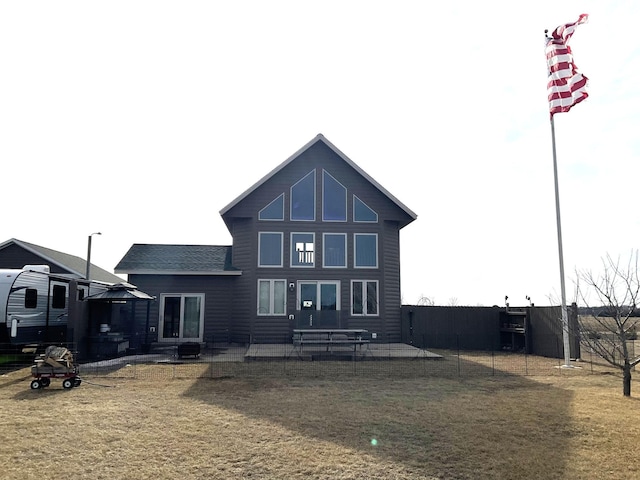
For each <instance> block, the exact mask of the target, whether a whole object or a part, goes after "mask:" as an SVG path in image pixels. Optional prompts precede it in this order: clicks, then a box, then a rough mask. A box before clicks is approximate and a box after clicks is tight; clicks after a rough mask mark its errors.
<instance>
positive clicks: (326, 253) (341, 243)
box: [322, 233, 347, 268]
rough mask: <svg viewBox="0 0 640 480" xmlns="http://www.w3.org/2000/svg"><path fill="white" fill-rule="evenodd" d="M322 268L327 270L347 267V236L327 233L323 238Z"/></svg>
mask: <svg viewBox="0 0 640 480" xmlns="http://www.w3.org/2000/svg"><path fill="white" fill-rule="evenodd" d="M322 245H323V250H322V266H323V267H325V268H332V267H336V268H339V267H342V268H345V267H346V266H347V234H346V233H325V234H324V235H323V236H322Z"/></svg>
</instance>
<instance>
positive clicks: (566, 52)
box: [544, 13, 589, 368]
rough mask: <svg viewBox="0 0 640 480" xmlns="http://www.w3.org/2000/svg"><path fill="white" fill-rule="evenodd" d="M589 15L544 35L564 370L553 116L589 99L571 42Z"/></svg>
mask: <svg viewBox="0 0 640 480" xmlns="http://www.w3.org/2000/svg"><path fill="white" fill-rule="evenodd" d="M588 19H589V15H587V14H586V13H583V14H582V15H580V16H579V17H578V20H577V21H575V22H573V23H567V24H564V25H560V26H559V27H558V28H556V29H555V30H554V31H553V33H552V34H551V36H547V32H548V30H545V31H544V34H545V43H546V46H545V54H546V56H547V66H548V67H549V81H548V83H547V90H548V97H549V113H550V114H551V144H552V147H553V177H554V182H555V189H556V223H557V226H558V258H559V260H560V293H561V295H562V342H563V344H564V345H563V346H564V367H567V368H568V367H571V358H570V357H571V351H570V344H569V319H568V318H567V295H566V293H565V287H564V258H563V255H562V227H561V224H560V193H559V189H558V159H557V156H556V129H555V124H554V121H553V116H554V114H556V113H560V112H568V111H569V110H570V109H571V107H573V106H574V105H575V104H576V103H580V102H581V101H583V100H584V99H585V98H587V97H588V96H589V94H588V93H587V90H586V89H587V80H588V79H587V77H585V76H584V75H582V74H581V73H579V72H578V68H577V67H576V64H575V63H574V62H573V55H572V54H571V48H569V39H570V38H571V36H572V35H573V33H574V31H575V29H576V27H577V26H578V25H580V24H583V23H585V22H586V21H587V20H588Z"/></svg>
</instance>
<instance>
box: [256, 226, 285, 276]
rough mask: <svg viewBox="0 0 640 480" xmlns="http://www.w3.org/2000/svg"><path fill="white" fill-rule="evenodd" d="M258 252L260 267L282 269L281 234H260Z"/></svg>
mask: <svg viewBox="0 0 640 480" xmlns="http://www.w3.org/2000/svg"><path fill="white" fill-rule="evenodd" d="M258 251H259V255H258V257H259V259H258V261H259V264H258V265H259V266H260V267H282V233H280V232H260V233H259V236H258Z"/></svg>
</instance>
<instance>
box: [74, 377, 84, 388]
mask: <svg viewBox="0 0 640 480" xmlns="http://www.w3.org/2000/svg"><path fill="white" fill-rule="evenodd" d="M81 383H82V379H80V378H78V377H76V378H74V379H73V386H74V387H79V386H80V384H81Z"/></svg>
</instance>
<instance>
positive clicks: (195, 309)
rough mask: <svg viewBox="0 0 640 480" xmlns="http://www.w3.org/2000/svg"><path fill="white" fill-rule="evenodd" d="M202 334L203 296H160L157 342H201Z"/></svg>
mask: <svg viewBox="0 0 640 480" xmlns="http://www.w3.org/2000/svg"><path fill="white" fill-rule="evenodd" d="M203 332H204V294H186V293H185V294H166V295H162V296H161V302H160V321H159V333H160V334H159V335H158V337H159V338H158V340H159V341H161V342H201V341H202V334H203Z"/></svg>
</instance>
